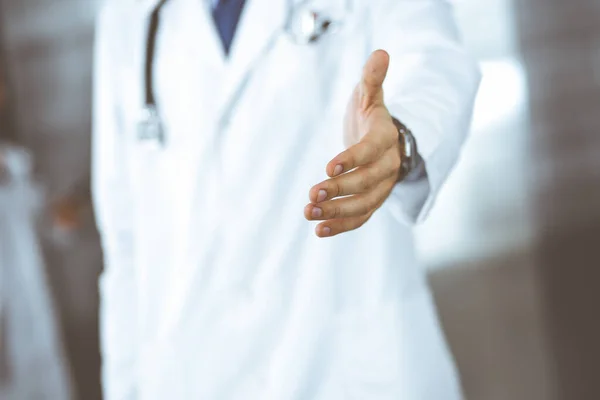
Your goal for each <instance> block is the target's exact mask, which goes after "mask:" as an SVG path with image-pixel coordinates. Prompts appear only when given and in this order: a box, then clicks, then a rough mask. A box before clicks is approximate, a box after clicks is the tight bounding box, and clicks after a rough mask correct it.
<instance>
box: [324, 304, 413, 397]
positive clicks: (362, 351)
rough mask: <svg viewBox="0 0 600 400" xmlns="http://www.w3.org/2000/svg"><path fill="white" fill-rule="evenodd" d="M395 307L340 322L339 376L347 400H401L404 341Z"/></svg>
mask: <svg viewBox="0 0 600 400" xmlns="http://www.w3.org/2000/svg"><path fill="white" fill-rule="evenodd" d="M399 323H400V318H399V316H398V307H397V305H395V304H394V303H391V302H390V303H389V304H382V305H377V306H376V307H369V308H364V309H360V310H351V311H348V312H345V313H343V314H341V315H339V316H338V317H337V321H336V335H335V336H336V339H337V340H336V344H335V346H336V349H337V351H338V352H339V353H338V357H337V361H336V362H337V366H336V370H337V371H336V372H337V375H338V379H339V380H340V385H341V387H342V388H343V391H344V393H345V397H344V398H345V399H378V400H379V399H397V398H399V397H398V395H399V393H401V392H400V386H401V385H400V383H399V378H400V377H401V376H402V374H401V371H400V370H401V353H400V352H401V349H400V343H401V338H400V337H399V335H400V329H399Z"/></svg>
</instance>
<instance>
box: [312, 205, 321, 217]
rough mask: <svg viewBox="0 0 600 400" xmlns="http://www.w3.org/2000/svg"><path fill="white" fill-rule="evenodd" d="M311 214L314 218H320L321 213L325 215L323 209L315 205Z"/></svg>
mask: <svg viewBox="0 0 600 400" xmlns="http://www.w3.org/2000/svg"><path fill="white" fill-rule="evenodd" d="M311 215H312V217H313V218H319V217H320V216H321V215H323V210H321V209H320V208H319V207H315V208H313V210H312V213H311Z"/></svg>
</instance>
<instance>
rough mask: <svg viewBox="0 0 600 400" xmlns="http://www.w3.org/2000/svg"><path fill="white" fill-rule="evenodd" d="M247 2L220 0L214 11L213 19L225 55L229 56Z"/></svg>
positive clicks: (243, 0)
mask: <svg viewBox="0 0 600 400" xmlns="http://www.w3.org/2000/svg"><path fill="white" fill-rule="evenodd" d="M244 3H245V0H219V2H218V4H217V6H216V7H215V8H214V10H213V19H214V20H215V24H216V25H217V30H218V31H219V36H220V37H221V42H222V43H223V49H224V50H225V54H227V55H229V49H230V48H231V42H232V41H233V37H234V35H235V30H236V28H237V25H238V22H239V20H240V15H241V14H242V9H243V8H244Z"/></svg>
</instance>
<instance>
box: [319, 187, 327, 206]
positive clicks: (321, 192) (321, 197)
mask: <svg viewBox="0 0 600 400" xmlns="http://www.w3.org/2000/svg"><path fill="white" fill-rule="evenodd" d="M326 198H327V192H326V191H325V190H323V189H321V190H319V194H318V195H317V203H320V202H322V201H323V200H325V199H326Z"/></svg>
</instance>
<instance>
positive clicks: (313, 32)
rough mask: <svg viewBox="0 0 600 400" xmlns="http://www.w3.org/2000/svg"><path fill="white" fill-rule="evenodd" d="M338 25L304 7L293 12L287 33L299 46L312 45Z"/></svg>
mask: <svg viewBox="0 0 600 400" xmlns="http://www.w3.org/2000/svg"><path fill="white" fill-rule="evenodd" d="M336 25H337V24H335V23H334V22H333V21H332V20H331V19H330V18H329V17H327V16H326V15H324V14H322V13H319V12H317V11H314V10H312V9H310V8H306V7H304V6H300V7H296V8H294V9H293V10H292V13H291V14H290V17H289V19H288V23H287V32H288V33H289V35H290V37H291V38H292V40H293V41H294V42H296V43H297V44H311V43H315V42H317V41H319V39H321V38H322V37H323V35H325V33H328V32H329V31H331V30H333V29H335V28H336Z"/></svg>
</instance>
